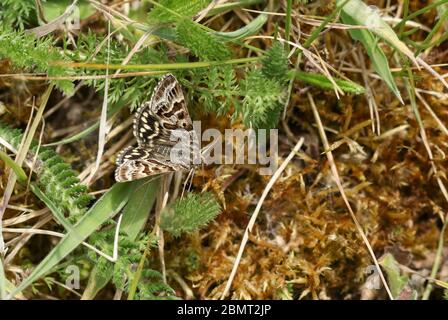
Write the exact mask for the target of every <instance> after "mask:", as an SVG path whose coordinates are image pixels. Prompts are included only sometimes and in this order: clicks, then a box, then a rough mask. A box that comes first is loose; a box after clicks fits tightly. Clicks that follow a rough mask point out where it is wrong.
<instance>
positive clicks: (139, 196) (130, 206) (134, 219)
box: [120, 179, 159, 240]
mask: <svg viewBox="0 0 448 320" xmlns="http://www.w3.org/2000/svg"><path fill="white" fill-rule="evenodd" d="M134 184H135V186H134V187H133V188H134V192H133V193H132V195H131V196H130V197H129V201H128V203H127V204H126V207H125V208H124V210H123V219H122V220H121V228H120V229H121V230H122V231H124V232H125V233H126V234H127V235H128V237H129V239H130V240H135V239H136V238H137V236H138V235H139V233H140V231H141V230H142V228H143V227H144V226H145V223H146V221H147V220H148V216H149V213H150V212H151V209H152V206H153V205H154V201H155V200H156V195H157V188H158V186H159V180H154V181H148V180H147V179H143V180H137V181H135V182H134Z"/></svg>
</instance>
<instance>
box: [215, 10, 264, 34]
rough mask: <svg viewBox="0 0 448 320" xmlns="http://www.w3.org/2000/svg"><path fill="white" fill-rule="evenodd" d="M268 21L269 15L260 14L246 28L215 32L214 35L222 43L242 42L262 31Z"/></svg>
mask: <svg viewBox="0 0 448 320" xmlns="http://www.w3.org/2000/svg"><path fill="white" fill-rule="evenodd" d="M266 21H268V15H267V14H264V13H262V14H260V15H259V16H258V17H256V18H255V19H254V20H252V21H251V22H250V23H248V24H247V25H245V26H244V27H242V28H240V29H238V30H235V31H230V32H218V31H217V32H213V35H214V36H216V37H217V38H219V39H220V40H222V41H236V40H240V39H243V38H246V37H249V36H251V35H253V34H255V33H257V32H258V30H260V29H261V28H262V27H263V26H264V24H265V23H266Z"/></svg>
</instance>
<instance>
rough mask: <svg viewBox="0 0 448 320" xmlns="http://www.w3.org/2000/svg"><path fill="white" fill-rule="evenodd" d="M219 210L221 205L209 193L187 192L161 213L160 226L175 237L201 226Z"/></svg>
mask: <svg viewBox="0 0 448 320" xmlns="http://www.w3.org/2000/svg"><path fill="white" fill-rule="evenodd" d="M220 212H221V207H220V205H219V203H218V202H217V201H216V199H215V198H214V197H213V195H212V194H211V193H202V194H195V193H188V194H187V196H186V197H185V198H183V199H180V200H178V201H176V202H175V203H174V204H173V205H172V206H171V207H169V208H167V209H166V210H165V211H164V212H163V213H162V215H161V221H160V226H161V227H162V229H164V230H166V231H168V232H169V233H171V234H172V235H174V236H175V237H177V236H180V235H181V234H182V233H184V232H187V233H191V232H193V231H196V230H199V229H201V228H203V227H204V226H206V225H207V224H208V223H209V222H210V221H211V220H213V219H214V218H215V217H216V216H217V215H218V214H219V213H220Z"/></svg>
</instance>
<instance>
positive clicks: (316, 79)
mask: <svg viewBox="0 0 448 320" xmlns="http://www.w3.org/2000/svg"><path fill="white" fill-rule="evenodd" d="M288 75H289V77H295V78H296V79H297V80H300V81H303V82H305V83H309V84H311V85H313V86H316V87H319V88H322V89H325V90H333V89H334V86H333V83H332V82H331V81H330V79H328V78H327V77H326V76H324V75H322V74H319V73H311V72H303V71H290V72H289V74H288ZM333 79H334V81H335V82H336V84H337V85H338V86H339V88H341V90H342V91H344V92H347V93H354V94H362V93H364V92H365V88H364V87H363V86H360V85H359V84H357V83H355V82H352V81H347V80H343V79H337V78H333Z"/></svg>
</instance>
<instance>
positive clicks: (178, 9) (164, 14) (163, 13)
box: [148, 0, 210, 24]
mask: <svg viewBox="0 0 448 320" xmlns="http://www.w3.org/2000/svg"><path fill="white" fill-rule="evenodd" d="M150 2H151V3H153V4H155V3H154V2H153V1H150ZM209 3H210V0H161V1H159V2H157V5H156V6H155V8H154V9H152V10H151V12H150V13H149V14H148V22H149V23H151V24H160V23H169V22H175V21H178V20H179V19H180V18H181V17H185V18H191V17H192V16H193V15H195V14H196V13H198V12H199V11H201V10H202V9H204V8H205V7H206V6H207V5H208V4H209Z"/></svg>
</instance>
